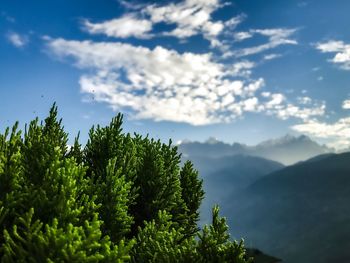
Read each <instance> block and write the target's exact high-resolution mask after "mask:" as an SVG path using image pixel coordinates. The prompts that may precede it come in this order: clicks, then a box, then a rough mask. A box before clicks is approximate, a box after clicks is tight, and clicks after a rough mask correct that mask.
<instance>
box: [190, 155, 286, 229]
mask: <svg viewBox="0 0 350 263" xmlns="http://www.w3.org/2000/svg"><path fill="white" fill-rule="evenodd" d="M191 161H192V162H193V163H194V166H195V167H196V169H198V171H199V175H200V177H201V178H202V179H203V187H204V191H205V193H206V195H205V199H204V200H203V202H202V206H201V209H200V210H201V223H202V224H204V223H209V222H210V221H211V213H210V211H211V208H212V207H213V206H214V205H215V204H219V205H220V204H221V203H222V202H224V200H226V199H227V198H228V197H229V196H230V195H232V194H234V193H237V192H239V191H242V190H243V189H245V188H246V187H247V186H249V185H251V184H252V183H254V182H256V181H257V180H258V179H260V178H262V177H263V176H264V175H266V174H269V173H271V172H274V171H277V170H279V169H282V168H283V167H284V165H283V164H281V163H278V162H275V161H271V160H266V159H263V158H260V157H254V156H245V155H232V156H223V157H218V158H214V157H207V156H193V157H191Z"/></svg>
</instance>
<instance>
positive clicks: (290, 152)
mask: <svg viewBox="0 0 350 263" xmlns="http://www.w3.org/2000/svg"><path fill="white" fill-rule="evenodd" d="M330 151H331V149H329V148H327V147H326V146H321V145H319V144H318V143H316V142H314V141H312V140H311V139H310V138H309V137H307V136H305V135H301V136H299V137H294V136H291V135H286V136H284V137H282V138H279V139H275V140H268V141H265V142H262V143H260V144H258V145H257V146H255V147H254V149H252V153H251V155H256V156H261V157H264V158H266V159H270V160H275V161H278V162H282V163H284V164H286V165H290V164H294V163H296V162H298V161H302V160H307V159H309V158H311V157H314V156H317V155H320V154H325V153H328V152H330Z"/></svg>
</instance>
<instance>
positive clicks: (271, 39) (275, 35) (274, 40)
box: [225, 28, 298, 57]
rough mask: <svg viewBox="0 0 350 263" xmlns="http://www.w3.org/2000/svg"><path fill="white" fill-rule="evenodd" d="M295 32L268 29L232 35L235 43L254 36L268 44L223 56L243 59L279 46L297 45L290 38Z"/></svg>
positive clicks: (284, 29) (294, 30)
mask: <svg viewBox="0 0 350 263" xmlns="http://www.w3.org/2000/svg"><path fill="white" fill-rule="evenodd" d="M296 31H297V29H295V28H293V29H288V28H270V29H252V30H250V31H248V32H239V33H238V34H236V35H234V38H235V40H236V41H237V40H238V41H243V40H245V39H248V38H251V37H253V36H254V35H261V36H265V37H267V38H268V42H267V43H265V44H261V45H257V46H253V47H246V48H242V49H238V50H235V51H229V52H228V53H226V54H225V56H226V57H227V56H235V57H243V56H249V55H254V54H258V53H261V52H264V51H266V50H269V49H273V48H276V47H278V46H281V45H297V44H298V42H297V41H296V40H295V39H292V38H291V37H292V35H293V34H294V33H295V32H296Z"/></svg>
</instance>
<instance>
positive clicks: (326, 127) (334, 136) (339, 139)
mask: <svg viewBox="0 0 350 263" xmlns="http://www.w3.org/2000/svg"><path fill="white" fill-rule="evenodd" d="M292 129H293V130H295V131H298V132H300V133H303V134H308V135H311V136H314V137H316V138H322V139H327V140H329V141H330V146H333V147H335V148H337V149H345V148H348V147H349V146H350V118H342V119H339V120H338V121H336V122H334V123H331V124H328V123H324V122H320V121H318V120H308V121H306V122H304V123H302V124H298V125H294V126H292Z"/></svg>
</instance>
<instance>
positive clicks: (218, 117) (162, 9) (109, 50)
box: [45, 0, 325, 125]
mask: <svg viewBox="0 0 350 263" xmlns="http://www.w3.org/2000/svg"><path fill="white" fill-rule="evenodd" d="M223 5H224V4H221V3H220V2H219V1H218V0H209V1H208V0H186V1H182V2H177V3H169V4H167V5H156V4H155V5H149V6H144V7H143V8H141V7H140V6H135V7H134V8H133V9H131V10H132V13H129V14H124V15H123V16H122V17H120V18H116V19H112V20H107V21H103V22H100V23H93V22H91V21H89V20H85V21H84V22H83V26H84V29H85V30H86V31H87V32H88V33H90V34H91V35H95V34H105V35H107V36H109V37H114V38H123V39H126V38H129V37H136V38H141V39H142V38H147V37H153V38H156V37H162V36H164V35H168V36H172V37H176V38H178V39H184V38H188V37H190V36H194V35H198V34H201V35H203V37H204V38H205V39H207V40H209V44H210V47H211V49H209V50H213V49H214V50H215V51H220V52H231V50H232V46H230V45H229V44H227V41H226V42H225V41H223V40H222V39H221V37H226V36H228V35H229V36H230V38H231V41H232V35H234V34H233V30H234V29H235V28H236V27H237V26H238V25H239V24H240V23H241V22H242V21H243V20H244V19H245V17H246V16H245V15H239V16H234V17H232V18H231V19H228V20H226V21H213V19H212V13H213V12H214V11H215V10H217V9H218V8H221V7H222V6H223ZM157 23H166V24H171V25H175V28H172V29H170V31H167V32H161V31H160V32H154V31H153V26H154V25H155V24H157ZM295 31H296V30H295V29H283V28H276V29H259V30H257V29H254V30H253V29H252V30H250V31H249V32H248V33H244V32H241V35H240V38H241V39H240V40H241V41H243V40H244V39H247V38H249V37H254V36H255V35H262V36H265V37H267V38H268V43H266V44H262V45H260V46H256V47H249V48H245V49H238V50H234V51H232V52H236V53H234V54H235V55H234V56H235V58H231V59H230V62H229V63H228V62H225V59H222V58H219V57H218V56H216V55H215V54H214V53H215V52H207V53H200V54H199V53H193V52H179V51H177V50H175V49H171V48H165V47H164V46H160V45H158V46H155V47H154V48H149V47H145V46H140V45H138V46H135V45H132V44H130V43H125V42H120V41H118V40H116V41H115V42H95V41H93V40H86V41H74V40H67V39H63V38H56V39H53V38H49V37H46V38H45V41H46V44H47V48H48V50H49V51H51V52H52V53H53V54H54V55H55V56H57V57H60V58H68V59H69V61H72V63H74V65H75V66H76V67H78V68H80V69H82V70H84V72H85V73H84V74H83V75H82V76H81V78H80V81H79V83H80V86H81V92H82V93H83V94H85V100H89V98H90V99H91V97H93V99H94V101H96V102H103V103H106V104H108V105H109V106H110V107H112V108H113V109H114V110H123V111H124V112H126V113H128V114H129V116H130V117H133V118H135V119H152V120H155V121H165V120H166V121H173V122H184V123H189V124H191V125H207V124H213V123H222V122H231V121H233V120H235V119H236V118H239V117H242V116H244V113H245V112H255V113H262V114H268V115H273V116H276V117H278V118H280V119H283V120H285V119H288V118H298V119H302V120H304V121H307V120H308V119H309V118H311V117H314V116H320V115H323V114H324V111H325V104H324V103H319V102H314V101H312V100H311V99H310V103H308V104H307V105H306V104H302V103H300V101H294V102H293V101H289V100H288V98H287V97H286V96H285V95H284V94H282V93H271V92H267V91H263V89H264V88H265V80H264V79H263V78H253V77H252V71H253V70H254V68H255V67H256V66H257V63H255V62H253V61H251V60H247V59H243V58H238V57H243V56H248V55H251V54H256V53H260V52H263V51H266V50H270V49H273V48H275V47H277V46H279V45H285V44H297V42H296V40H294V39H291V36H292V35H293V34H294V32H295ZM247 34H248V35H247ZM124 41H125V40H124ZM154 41H156V40H154ZM155 43H156V42H155ZM278 56H279V55H278V54H274V53H270V54H267V55H265V56H264V57H263V59H264V60H269V59H273V58H276V57H278Z"/></svg>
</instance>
